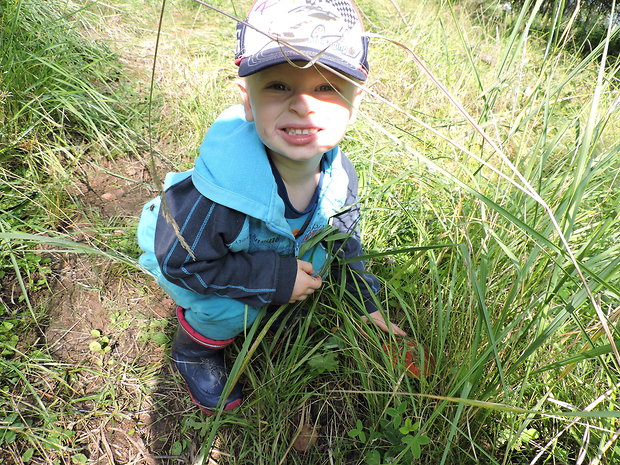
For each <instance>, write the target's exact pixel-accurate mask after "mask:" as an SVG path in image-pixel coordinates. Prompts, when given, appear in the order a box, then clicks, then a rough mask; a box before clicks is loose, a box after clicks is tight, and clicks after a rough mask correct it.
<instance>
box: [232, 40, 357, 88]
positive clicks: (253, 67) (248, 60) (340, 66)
mask: <svg viewBox="0 0 620 465" xmlns="http://www.w3.org/2000/svg"><path fill="white" fill-rule="evenodd" d="M319 53H321V52H320V51H318V50H315V49H312V48H308V47H296V50H293V49H291V48H288V47H285V46H282V47H277V48H271V49H268V50H264V51H261V52H259V53H256V54H254V55H251V56H248V57H244V58H243V59H241V61H240V63H239V76H240V77H245V76H250V75H251V74H254V73H257V72H259V71H261V70H263V69H265V68H269V67H270V66H275V65H279V64H282V63H288V62H291V61H306V62H307V61H309V57H315V56H316V55H318V54H319ZM317 61H319V62H320V63H322V64H324V65H327V66H329V67H330V68H334V69H335V70H336V71H340V72H341V73H343V74H346V75H347V76H350V77H352V78H354V79H357V80H359V81H365V80H366V78H367V77H368V71H366V70H364V69H362V68H355V67H354V66H353V65H351V64H350V63H347V62H346V61H344V60H341V59H339V58H338V57H336V56H334V55H330V54H329V53H327V52H323V53H322V54H321V56H320V58H319V59H318V60H317Z"/></svg>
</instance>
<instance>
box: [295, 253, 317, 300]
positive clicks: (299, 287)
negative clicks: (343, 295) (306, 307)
mask: <svg viewBox="0 0 620 465" xmlns="http://www.w3.org/2000/svg"><path fill="white" fill-rule="evenodd" d="M321 284H323V280H322V279H321V276H319V275H318V274H316V273H315V272H314V268H313V266H312V263H309V262H305V261H303V260H297V276H296V277H295V285H294V286H293V293H292V294H291V300H289V303H293V302H297V301H300V300H306V299H307V298H308V296H309V295H311V294H312V293H313V292H314V291H316V290H317V289H318V288H319V287H321Z"/></svg>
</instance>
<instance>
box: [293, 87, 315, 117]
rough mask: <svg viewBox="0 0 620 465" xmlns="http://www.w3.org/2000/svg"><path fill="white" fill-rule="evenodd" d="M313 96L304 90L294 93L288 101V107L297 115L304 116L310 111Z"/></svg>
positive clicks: (313, 99)
mask: <svg viewBox="0 0 620 465" xmlns="http://www.w3.org/2000/svg"><path fill="white" fill-rule="evenodd" d="M315 100H316V99H315V98H314V97H313V96H312V95H310V94H308V93H306V92H297V93H295V94H294V95H293V96H292V98H291V102H290V106H289V109H290V110H291V111H292V112H294V113H297V114H298V115H299V116H306V115H308V114H309V113H312V111H313V110H312V109H313V105H314V102H315Z"/></svg>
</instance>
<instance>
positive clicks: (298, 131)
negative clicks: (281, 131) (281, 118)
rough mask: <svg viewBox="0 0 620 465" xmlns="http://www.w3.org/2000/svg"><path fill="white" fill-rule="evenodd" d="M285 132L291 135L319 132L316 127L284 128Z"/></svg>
mask: <svg viewBox="0 0 620 465" xmlns="http://www.w3.org/2000/svg"><path fill="white" fill-rule="evenodd" d="M285 131H286V133H287V134H290V135H291V136H307V135H308V134H316V133H317V132H319V130H318V129H294V128H286V129H285Z"/></svg>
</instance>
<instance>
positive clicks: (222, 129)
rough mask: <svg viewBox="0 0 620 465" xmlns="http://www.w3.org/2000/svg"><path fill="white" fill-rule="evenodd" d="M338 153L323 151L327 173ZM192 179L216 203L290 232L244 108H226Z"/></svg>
mask: <svg viewBox="0 0 620 465" xmlns="http://www.w3.org/2000/svg"><path fill="white" fill-rule="evenodd" d="M338 153H339V149H338V147H334V148H333V149H331V150H330V151H329V152H327V154H326V159H325V169H326V171H328V170H330V168H331V165H332V163H333V162H334V159H335V158H336V157H337V155H338ZM192 181H193V183H194V185H195V186H196V189H198V191H199V192H200V193H201V194H202V195H204V196H205V197H207V198H209V199H211V200H213V201H214V202H217V203H219V204H221V205H225V206H226V207H229V208H232V209H234V210H237V211H240V212H242V213H244V214H246V215H249V216H251V217H254V218H257V219H259V220H262V221H264V222H266V223H267V224H269V225H270V226H271V227H275V228H276V229H281V230H283V231H288V232H289V234H290V227H289V226H288V224H287V223H286V220H285V218H284V202H283V201H282V199H281V198H280V196H279V195H278V187H277V184H276V182H275V179H274V177H273V173H272V171H271V166H270V164H269V159H268V158H267V152H266V151H265V146H264V144H263V142H262V141H261V140H260V138H259V137H258V133H257V132H256V129H255V125H254V122H248V121H246V119H245V114H244V111H243V106H242V105H235V106H232V107H230V108H228V109H227V110H225V111H224V112H223V113H222V114H221V115H220V116H219V117H218V118H217V119H216V121H215V122H214V123H213V125H212V126H211V127H210V129H209V130H208V132H207V135H206V137H205V139H204V140H203V142H202V144H201V145H200V154H199V156H198V158H197V160H196V164H195V169H194V171H193V173H192Z"/></svg>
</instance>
